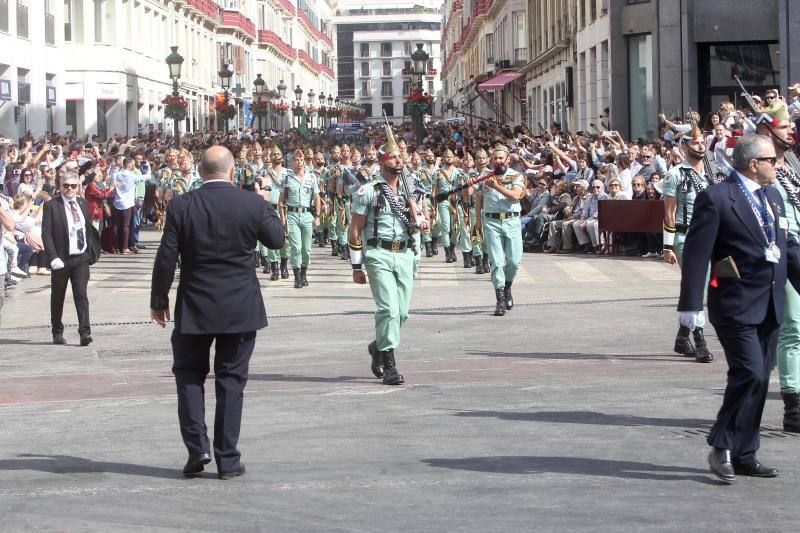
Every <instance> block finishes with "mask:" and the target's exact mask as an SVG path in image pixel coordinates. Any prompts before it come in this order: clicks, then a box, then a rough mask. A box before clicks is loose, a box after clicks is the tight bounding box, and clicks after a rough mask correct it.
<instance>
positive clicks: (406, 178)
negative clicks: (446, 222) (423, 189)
mask: <svg viewBox="0 0 800 533" xmlns="http://www.w3.org/2000/svg"><path fill="white" fill-rule="evenodd" d="M383 120H384V122H385V124H384V125H383V128H384V130H385V132H386V142H389V141H392V142H395V140H394V133H392V126H391V124H389V117H387V116H386V110H385V109H384V110H383ZM395 144H396V142H395ZM398 181H399V188H400V189H402V191H403V196H405V198H406V201H407V202H408V206H409V207H410V208H411V220H412V221H413V222H414V226H416V228H418V227H419V221H418V220H417V214H418V213H419V212H420V211H419V208H418V207H417V202H416V201H415V200H414V191H415V190H416V187H415V186H414V179H413V178H412V177H411V174H409V172H408V169H406V166H405V165H403V166H402V167H401V171H400V179H399V180H398ZM416 228H413V229H416ZM409 229H410V230H411V229H412V228H409Z"/></svg>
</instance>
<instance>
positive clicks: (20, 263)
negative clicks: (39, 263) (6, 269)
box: [17, 239, 33, 272]
mask: <svg viewBox="0 0 800 533" xmlns="http://www.w3.org/2000/svg"><path fill="white" fill-rule="evenodd" d="M17 250H18V251H17V268H19V269H20V270H23V271H25V272H28V266H29V265H30V261H31V256H32V255H33V247H32V246H31V245H30V244H27V243H26V242H25V241H24V240H22V239H19V240H17Z"/></svg>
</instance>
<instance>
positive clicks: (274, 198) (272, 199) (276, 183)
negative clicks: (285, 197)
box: [265, 167, 290, 205]
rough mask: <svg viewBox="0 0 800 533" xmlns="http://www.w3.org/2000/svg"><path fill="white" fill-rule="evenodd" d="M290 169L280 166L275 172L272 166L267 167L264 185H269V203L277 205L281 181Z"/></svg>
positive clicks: (281, 188) (280, 191)
mask: <svg viewBox="0 0 800 533" xmlns="http://www.w3.org/2000/svg"><path fill="white" fill-rule="evenodd" d="M288 172H290V170H289V169H288V168H286V167H281V171H280V172H278V173H277V174H276V173H275V169H274V168H268V169H267V174H266V176H267V179H266V183H265V185H266V186H267V187H269V203H271V204H272V205H278V202H279V201H280V198H281V193H282V192H283V182H284V180H285V179H286V174H287V173H288Z"/></svg>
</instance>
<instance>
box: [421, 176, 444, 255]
mask: <svg viewBox="0 0 800 533" xmlns="http://www.w3.org/2000/svg"><path fill="white" fill-rule="evenodd" d="M435 172H436V168H435V167H434V169H433V170H431V169H429V168H427V167H424V166H423V167H422V168H420V169H419V172H418V174H419V181H420V183H422V188H423V189H425V199H424V200H423V201H424V202H425V208H426V209H427V210H428V213H430V214H431V225H432V226H433V223H434V222H435V219H434V217H433V216H432V215H433V203H432V201H431V200H432V199H431V194H432V193H433V175H434V173H435ZM420 207H422V206H420ZM438 228H439V226H438V224H437V225H436V228H435V229H434V228H433V227H431V229H429V230H428V231H426V232H425V233H423V234H422V242H424V243H425V255H426V256H427V257H431V256H432V255H436V254H437V253H438V250H436V248H435V247H434V246H433V242H432V241H433V237H434V236H435V237H438V236H439V234H438V233H437V231H438ZM429 243H430V244H429Z"/></svg>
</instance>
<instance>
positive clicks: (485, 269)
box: [483, 254, 492, 274]
mask: <svg viewBox="0 0 800 533" xmlns="http://www.w3.org/2000/svg"><path fill="white" fill-rule="evenodd" d="M491 271H492V270H491V269H490V268H489V254H483V273H484V274H488V273H489V272H491Z"/></svg>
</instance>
